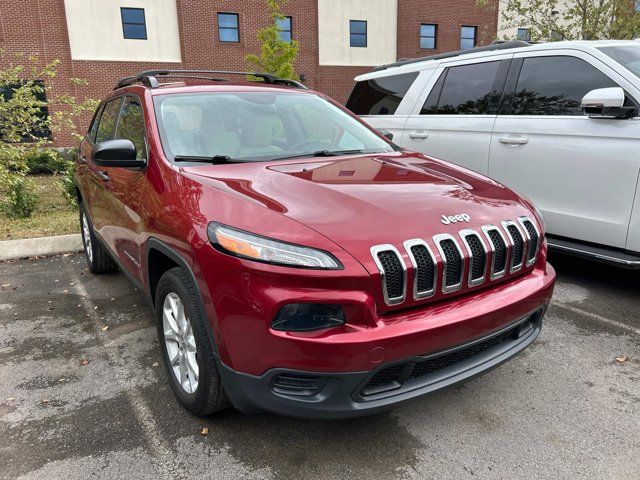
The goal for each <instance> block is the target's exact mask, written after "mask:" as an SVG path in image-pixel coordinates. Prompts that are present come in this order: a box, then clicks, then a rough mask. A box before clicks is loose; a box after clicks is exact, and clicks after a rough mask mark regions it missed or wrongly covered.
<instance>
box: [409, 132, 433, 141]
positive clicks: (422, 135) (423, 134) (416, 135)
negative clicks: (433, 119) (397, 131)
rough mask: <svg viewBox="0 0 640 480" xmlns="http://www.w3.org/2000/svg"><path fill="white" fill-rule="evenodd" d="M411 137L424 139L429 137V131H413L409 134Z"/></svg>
mask: <svg viewBox="0 0 640 480" xmlns="http://www.w3.org/2000/svg"><path fill="white" fill-rule="evenodd" d="M409 138H414V139H416V140H424V139H425V138H429V132H425V131H419V132H411V133H410V134H409Z"/></svg>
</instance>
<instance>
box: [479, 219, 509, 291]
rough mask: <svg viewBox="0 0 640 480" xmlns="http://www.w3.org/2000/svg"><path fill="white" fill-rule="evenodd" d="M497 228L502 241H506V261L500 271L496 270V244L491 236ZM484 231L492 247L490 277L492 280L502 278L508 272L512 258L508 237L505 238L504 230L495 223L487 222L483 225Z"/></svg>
mask: <svg viewBox="0 0 640 480" xmlns="http://www.w3.org/2000/svg"><path fill="white" fill-rule="evenodd" d="M492 230H495V231H496V232H498V235H500V237H501V238H502V241H503V242H504V246H505V250H506V251H505V253H504V255H505V261H504V269H503V270H500V271H499V272H496V271H495V268H494V267H495V262H494V260H495V255H496V246H495V245H494V244H493V240H491V237H490V236H489V232H490V231H492ZM482 233H484V236H485V238H486V239H487V242H489V246H490V247H491V268H490V270H489V278H490V279H491V280H496V279H498V278H502V277H504V276H505V275H506V273H507V266H508V265H510V263H509V260H510V258H509V257H510V255H509V244H508V243H507V239H506V238H504V234H503V233H502V230H500V229H499V228H498V226H497V225H493V224H487V225H483V226H482Z"/></svg>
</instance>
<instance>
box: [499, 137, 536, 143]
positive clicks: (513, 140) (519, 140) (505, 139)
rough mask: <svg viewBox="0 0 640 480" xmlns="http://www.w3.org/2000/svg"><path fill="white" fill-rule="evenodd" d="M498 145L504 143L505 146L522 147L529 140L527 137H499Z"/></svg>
mask: <svg viewBox="0 0 640 480" xmlns="http://www.w3.org/2000/svg"><path fill="white" fill-rule="evenodd" d="M498 140H499V141H500V143H505V144H507V145H524V144H526V143H529V139H528V138H527V137H521V136H517V137H516V136H513V137H500V138H499V139H498Z"/></svg>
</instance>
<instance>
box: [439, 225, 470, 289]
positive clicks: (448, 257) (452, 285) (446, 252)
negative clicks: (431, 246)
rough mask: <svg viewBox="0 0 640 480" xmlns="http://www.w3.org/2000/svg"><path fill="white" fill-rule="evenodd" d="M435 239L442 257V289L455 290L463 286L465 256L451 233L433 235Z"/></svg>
mask: <svg viewBox="0 0 640 480" xmlns="http://www.w3.org/2000/svg"><path fill="white" fill-rule="evenodd" d="M433 241H434V242H435V244H436V247H437V248H438V251H439V252H440V257H441V258H442V291H443V292H444V293H449V292H455V291H456V290H458V289H460V287H462V274H463V271H464V263H463V261H462V260H463V256H462V251H461V250H460V247H459V246H458V242H456V239H455V238H453V236H451V235H447V234H442V235H436V236H434V237H433Z"/></svg>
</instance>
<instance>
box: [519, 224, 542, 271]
mask: <svg viewBox="0 0 640 480" xmlns="http://www.w3.org/2000/svg"><path fill="white" fill-rule="evenodd" d="M518 221H519V222H520V225H522V226H523V227H524V232H525V235H526V236H527V241H528V247H527V267H528V266H529V265H532V264H533V263H535V261H536V258H537V257H538V250H539V249H540V234H539V233H538V229H537V228H536V226H535V225H534V224H533V222H532V221H531V220H530V219H528V218H527V217H520V218H519V219H518Z"/></svg>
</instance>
